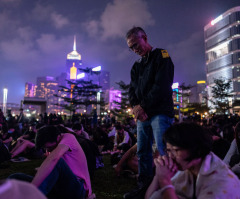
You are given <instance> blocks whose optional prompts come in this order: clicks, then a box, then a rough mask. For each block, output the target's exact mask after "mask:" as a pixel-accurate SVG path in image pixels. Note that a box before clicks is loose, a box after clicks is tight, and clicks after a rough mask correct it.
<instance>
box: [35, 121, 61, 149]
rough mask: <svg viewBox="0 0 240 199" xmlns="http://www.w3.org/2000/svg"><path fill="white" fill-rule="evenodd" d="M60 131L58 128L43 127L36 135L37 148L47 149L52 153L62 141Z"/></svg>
mask: <svg viewBox="0 0 240 199" xmlns="http://www.w3.org/2000/svg"><path fill="white" fill-rule="evenodd" d="M60 135H61V133H60V131H59V130H58V128H57V127H56V126H52V125H48V126H43V127H41V128H40V129H39V130H38V132H37V135H36V140H35V144H36V148H37V149H40V148H45V149H46V150H47V151H49V152H51V151H52V150H54V149H55V148H56V147H57V145H58V142H59V141H60Z"/></svg>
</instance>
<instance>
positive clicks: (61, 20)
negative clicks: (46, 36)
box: [51, 12, 69, 29]
mask: <svg viewBox="0 0 240 199" xmlns="http://www.w3.org/2000/svg"><path fill="white" fill-rule="evenodd" d="M51 20H52V23H53V24H54V26H55V27H56V28H58V29H59V28H63V27H64V26H65V25H68V24H69V21H68V19H67V18H66V17H63V16H62V15H61V14H57V13H56V12H54V13H52V14H51Z"/></svg>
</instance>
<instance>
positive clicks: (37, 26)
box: [0, 0, 240, 103]
mask: <svg viewBox="0 0 240 199" xmlns="http://www.w3.org/2000/svg"><path fill="white" fill-rule="evenodd" d="M236 6H240V3H239V1H237V0H229V1H225V0H212V1H207V0H206V1H205V0H204V1H198V0H195V1H190V0H186V1H184V4H183V3H182V1H177V0H169V1H167V2H166V1H153V0H151V1H146V0H112V1H109V0H102V1H97V0H91V1H88V2H86V1H74V0H69V1H63V0H52V1H32V0H24V1H23V0H0V7H1V9H0V22H1V27H0V33H1V38H0V68H1V72H0V89H1V90H3V88H4V87H7V88H8V102H14V103H20V100H22V99H23V96H24V88H25V83H26V82H32V83H36V82H35V81H36V78H37V77H39V76H53V77H56V76H58V75H59V74H60V73H61V72H64V71H65V67H66V65H65V64H66V55H67V54H68V53H69V52H71V51H72V44H73V38H74V35H76V41H77V46H76V47H77V51H78V52H79V53H80V54H81V56H82V62H83V67H95V66H98V65H101V66H102V68H103V70H107V71H109V72H110V73H111V87H113V86H114V87H116V85H115V82H117V81H120V80H123V81H125V82H126V83H128V82H129V81H130V70H131V67H132V64H133V63H134V61H135V60H136V59H138V56H136V55H134V53H132V52H129V51H128V48H127V45H126V41H125V38H124V37H125V33H126V31H127V30H128V29H130V28H131V27H133V26H134V25H135V26H141V27H143V28H144V29H145V31H146V33H147V34H148V39H149V43H150V44H151V45H152V46H153V47H159V48H164V49H167V50H168V52H169V54H170V56H171V57H172V60H173V62H174V64H175V78H174V81H175V82H177V81H178V82H180V83H183V82H185V83H186V84H194V83H196V82H197V81H198V80H202V79H204V80H205V79H206V74H205V54H204V26H205V25H206V24H208V23H209V22H210V21H211V20H213V19H215V18H217V17H218V16H219V15H220V14H222V13H224V12H226V11H227V10H229V9H231V8H233V7H236ZM171 13H172V14H171ZM2 95H3V93H2V92H0V102H2V99H3V96H2Z"/></svg>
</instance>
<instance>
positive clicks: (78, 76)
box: [77, 73, 85, 79]
mask: <svg viewBox="0 0 240 199" xmlns="http://www.w3.org/2000/svg"><path fill="white" fill-rule="evenodd" d="M84 77H85V73H80V74H78V75H77V79H81V78H84Z"/></svg>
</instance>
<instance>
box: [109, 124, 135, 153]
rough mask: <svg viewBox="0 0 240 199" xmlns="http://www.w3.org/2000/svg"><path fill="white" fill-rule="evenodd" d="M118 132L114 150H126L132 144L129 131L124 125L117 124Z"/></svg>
mask: <svg viewBox="0 0 240 199" xmlns="http://www.w3.org/2000/svg"><path fill="white" fill-rule="evenodd" d="M115 127H116V134H115V139H114V148H113V151H114V152H120V151H121V150H123V151H124V152H126V151H127V150H128V149H129V148H130V147H131V145H132V142H131V138H130V137H129V134H128V132H127V131H125V130H124V128H123V126H122V125H120V124H119V125H116V126H115Z"/></svg>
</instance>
